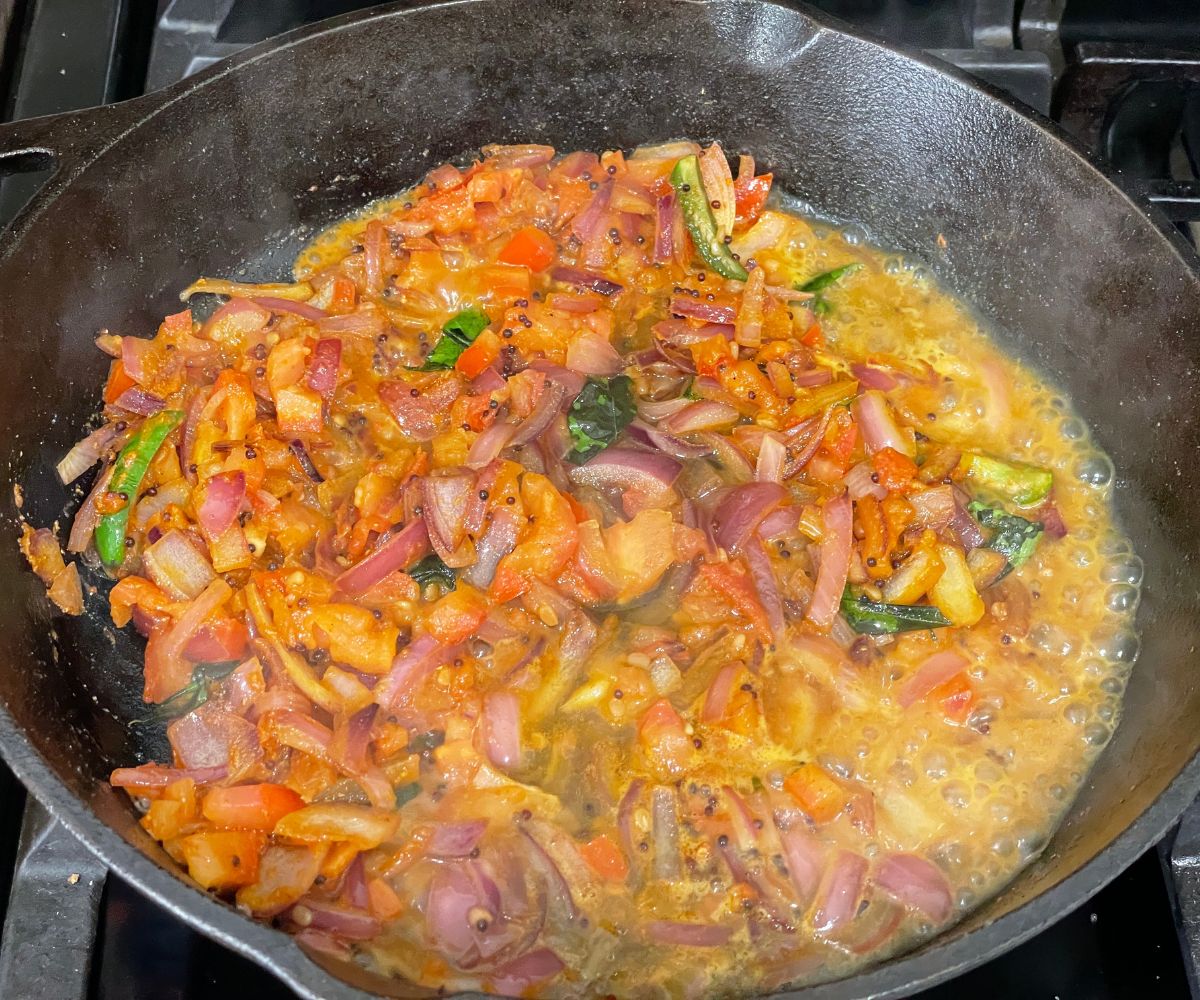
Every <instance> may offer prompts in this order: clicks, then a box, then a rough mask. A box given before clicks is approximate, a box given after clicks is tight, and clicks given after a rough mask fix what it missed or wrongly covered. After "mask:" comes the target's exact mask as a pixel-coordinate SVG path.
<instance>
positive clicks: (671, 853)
mask: <svg viewBox="0 0 1200 1000" xmlns="http://www.w3.org/2000/svg"><path fill="white" fill-rule="evenodd" d="M650 830H651V835H652V837H653V842H654V868H653V871H654V877H655V878H661V879H668V880H673V879H677V878H679V870H680V863H681V862H680V856H679V816H678V814H677V813H676V809H675V792H674V790H672V789H670V788H661V787H660V788H656V789H654V791H653V793H651V796H650Z"/></svg>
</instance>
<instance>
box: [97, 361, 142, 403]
mask: <svg viewBox="0 0 1200 1000" xmlns="http://www.w3.org/2000/svg"><path fill="white" fill-rule="evenodd" d="M135 385H137V383H136V382H135V381H134V380H133V379H132V378H130V377H129V374H128V373H127V372H126V371H125V365H124V364H122V363H121V359H120V358H118V359H117V360H116V361H114V362H113V363H112V366H111V367H110V368H109V370H108V381H107V382H106V383H105V385H104V402H106V403H115V402H116V401H117V397H119V396H120V395H121V393H123V392H124V391H125V390H126V389H132V388H133V387H134V386H135Z"/></svg>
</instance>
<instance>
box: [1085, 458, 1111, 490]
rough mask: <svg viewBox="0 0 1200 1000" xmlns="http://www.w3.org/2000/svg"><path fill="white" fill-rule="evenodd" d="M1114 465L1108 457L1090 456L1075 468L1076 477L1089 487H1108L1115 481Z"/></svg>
mask: <svg viewBox="0 0 1200 1000" xmlns="http://www.w3.org/2000/svg"><path fill="white" fill-rule="evenodd" d="M1113 473H1114V470H1113V464H1112V461H1111V460H1110V459H1109V457H1108V456H1107V455H1100V454H1095V455H1089V456H1088V457H1087V458H1085V459H1083V460H1082V461H1080V462H1079V464H1078V465H1076V466H1075V476H1076V478H1077V479H1079V480H1081V481H1082V482H1085V483H1087V484H1088V485H1089V486H1095V487H1097V488H1100V487H1104V486H1107V485H1108V484H1109V483H1111V482H1112V479H1113Z"/></svg>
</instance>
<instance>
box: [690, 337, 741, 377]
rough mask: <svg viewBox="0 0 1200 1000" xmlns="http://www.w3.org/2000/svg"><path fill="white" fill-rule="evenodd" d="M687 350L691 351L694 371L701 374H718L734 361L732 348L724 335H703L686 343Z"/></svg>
mask: <svg viewBox="0 0 1200 1000" xmlns="http://www.w3.org/2000/svg"><path fill="white" fill-rule="evenodd" d="M688 350H689V351H691V352H692V360H693V361H694V362H695V365H696V371H697V372H698V373H699V374H701V375H712V376H720V374H721V372H723V371H724V370H725V369H726V368H728V367H729V366H730V365H732V364H733V361H734V354H733V349H732V348H731V347H730V345H729V341H727V340H726V339H725V338H724V337H705V338H704V339H703V340H700V341H697V342H696V343H694V344H688Z"/></svg>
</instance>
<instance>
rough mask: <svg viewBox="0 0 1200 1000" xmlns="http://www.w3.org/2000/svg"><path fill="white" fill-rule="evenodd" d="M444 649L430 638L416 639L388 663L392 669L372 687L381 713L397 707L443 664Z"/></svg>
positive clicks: (419, 637)
mask: <svg viewBox="0 0 1200 1000" xmlns="http://www.w3.org/2000/svg"><path fill="white" fill-rule="evenodd" d="M446 655H447V650H446V647H445V646H443V645H442V644H441V643H440V642H438V641H437V640H436V639H435V638H434V637H433V636H431V635H418V636H417V637H416V638H414V639H413V641H412V642H410V643H409V644H408V645H407V646H405V647H404V648H403V649H402V650H400V652H399V653H397V654H396V658H395V659H394V660H393V661H392V669H391V670H390V671H388V673H387V675H386V676H385V677H384V678H383V679H382V680H381V681H380V682H379V683H378V684H377V685H375V692H374V694H375V701H376V703H377V704H378V705H379V706H380V707H381V708H383V709H384V710H385V711H386V710H388V709H392V708H394V707H396V706H398V705H399V704H400V703H401V702H403V701H404V700H405V698H406V697H407V696H408V695H409V693H410V692H411V691H412V689H413V688H414V687H416V686H417V685H418V684H420V682H421V681H422V680H424V678H425V677H427V676H428V675H429V674H430V673H432V672H433V670H434V669H435V668H436V667H437V666H438V665H439V664H440V663H442V662H443V661H444V660H445V657H446Z"/></svg>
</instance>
